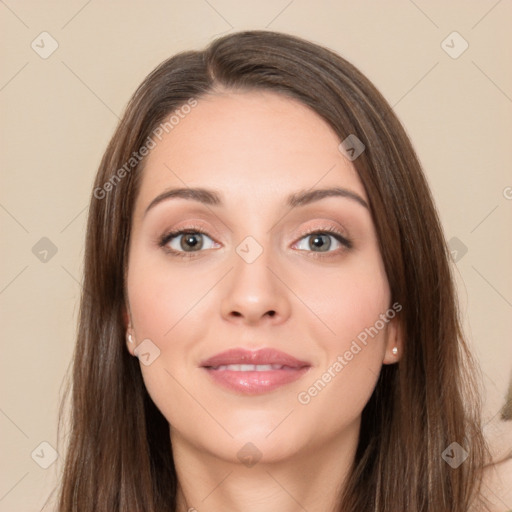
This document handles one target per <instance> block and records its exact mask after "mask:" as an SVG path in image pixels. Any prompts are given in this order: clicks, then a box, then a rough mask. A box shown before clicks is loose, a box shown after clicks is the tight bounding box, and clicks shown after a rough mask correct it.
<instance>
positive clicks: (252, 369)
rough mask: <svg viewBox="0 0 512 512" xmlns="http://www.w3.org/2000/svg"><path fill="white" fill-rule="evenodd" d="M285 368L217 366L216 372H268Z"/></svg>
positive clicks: (243, 365)
mask: <svg viewBox="0 0 512 512" xmlns="http://www.w3.org/2000/svg"><path fill="white" fill-rule="evenodd" d="M281 368H284V366H283V365H281V364H223V365H220V366H216V367H214V368H213V369H214V370H230V371H232V372H268V371H271V370H280V369H281Z"/></svg>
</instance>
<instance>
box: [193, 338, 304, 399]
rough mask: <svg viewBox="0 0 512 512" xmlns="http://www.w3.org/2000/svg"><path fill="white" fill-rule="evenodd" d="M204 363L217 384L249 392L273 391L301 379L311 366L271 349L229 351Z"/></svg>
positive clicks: (237, 390)
mask: <svg viewBox="0 0 512 512" xmlns="http://www.w3.org/2000/svg"><path fill="white" fill-rule="evenodd" d="M200 366H201V367H203V368H204V369H205V370H206V371H207V372H208V374H209V375H210V377H211V378H212V380H213V381H214V382H215V383H217V384H219V385H221V386H223V387H225V388H227V389H230V390H232V391H235V392H238V393H242V394H248V395H256V394H261V393H265V392H269V391H273V390H275V389H277V388H279V387H281V386H284V385H285V384H289V383H291V382H294V381H296V380H298V379H300V378H301V377H302V376H303V375H304V374H305V373H306V372H307V371H308V370H309V368H311V365H310V363H308V362H307V361H300V360H299V359H296V358H295V357H293V356H291V355H289V354H286V353H284V352H281V351H279V350H275V349H270V348H264V349H260V350H256V351H251V350H246V349H243V348H236V349H231V350H227V351H225V352H222V353H220V354H217V355H215V356H213V357H210V358H209V359H207V360H205V361H203V362H202V363H201V364H200Z"/></svg>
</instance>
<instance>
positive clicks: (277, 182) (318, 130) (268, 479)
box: [125, 91, 401, 512]
mask: <svg viewBox="0 0 512 512" xmlns="http://www.w3.org/2000/svg"><path fill="white" fill-rule="evenodd" d="M339 144H340V140H339V138H338V137H337V135H336V134H335V133H334V132H333V131H332V129H331V128H330V127H329V126H328V125H327V124H326V123H325V121H323V120H322V119H321V118H320V117H319V116H318V115H317V114H316V113H314V112H313V111H312V110H310V109H308V108H307V107H305V106H304V105H302V104H301V103H299V102H296V101H295V100H293V99H289V98H287V97H283V96H281V95H278V94H276V93H273V92H268V91H264V92H254V91H252V92H236V93H235V92H230V91H220V92H218V93H216V94H215V95H210V96H207V97H203V98H201V99H200V100H198V104H197V106H196V107H195V108H193V109H192V110H191V112H190V113H189V114H187V116H186V117H185V118H184V119H182V120H180V122H179V124H178V125H177V126H175V127H174V128H173V130H172V131H170V132H169V133H168V134H166V135H165V136H164V137H163V139H162V141H161V142H158V144H157V146H156V147H155V148H154V149H152V151H151V153H150V154H149V156H148V158H147V160H146V164H145V168H144V171H143V177H142V182H141V187H140V192H139V195H138V197H137V201H136V205H135V209H134V212H133V219H132V235H131V240H130V251H129V265H128V272H127V293H128V303H127V305H126V312H125V314H126V322H127V330H128V332H129V333H131V334H132V337H133V340H134V342H133V343H129V342H127V348H128V350H129V351H130V353H131V354H132V355H134V349H135V347H136V346H137V345H138V344H139V343H141V342H142V340H144V339H149V340H151V342H152V343H153V344H154V345H152V346H153V347H154V346H156V347H158V349H159V350H160V354H159V356H158V357H157V358H156V359H155V360H154V361H153V362H152V363H151V364H150V365H148V366H146V365H144V364H142V362H141V371H142V375H143V378H144V382H145V385H146V387H147V390H148V392H149V394H150V396H151V397H152V399H153V401H154V402H155V404H156V405H157V407H158V408H159V409H160V411H161V412H162V414H163V415H164V416H165V418H166V419H167V420H168V421H169V424H170V437H171V442H172V446H173V456H174V461H175V465H176V471H177V475H178V480H179V495H178V511H187V510H189V509H192V510H193V509H196V510H197V511H200V512H213V511H218V510H229V511H240V512H241V511H243V512H259V511H265V512H268V510H280V511H282V512H292V511H293V512H295V511H297V510H298V509H300V507H304V508H305V509H306V510H308V511H309V512H315V511H322V512H325V511H326V510H332V509H333V507H334V504H335V500H336V490H337V489H338V488H340V486H342V485H343V483H344V480H345V477H346V475H347V472H348V469H349V467H350V465H351V463H352V461H353V458H354V455H355V450H356V446H357V441H358V435H359V428H360V418H361V412H362V410H363V408H364V406H365V404H366V403H367V401H368V400H369V398H370V396H371V394H372V392H373V390H374V387H375V385H376V381H377V377H378V374H379V371H380V369H381V366H382V364H393V363H396V362H397V361H398V358H399V357H400V353H401V351H400V349H401V336H400V329H399V324H398V321H397V318H398V316H396V317H395V318H394V319H393V320H391V321H389V322H388V323H386V324H385V327H384V328H383V329H381V330H380V331H379V333H378V335H377V336H375V337H373V338H370V340H369V342H368V344H367V345H366V346H364V347H363V349H362V350H361V351H360V352H358V353H357V355H355V356H354V357H353V359H352V360H351V361H350V362H348V364H347V365H346V366H345V367H344V368H343V370H342V371H340V372H338V373H337V374H336V376H335V377H334V378H332V379H331V381H330V382H329V383H328V384H327V385H326V386H325V387H324V388H323V389H322V390H321V392H319V393H318V394H317V396H314V397H312V398H311V400H310V402H309V403H308V404H306V405H304V404H301V403H300V402H299V401H298V398H297V397H298V394H299V393H300V392H304V391H307V390H308V388H309V387H310V386H311V385H312V384H313V383H314V382H315V381H316V380H317V379H318V378H320V377H321V376H322V374H323V373H324V372H326V371H327V369H328V368H329V367H331V368H332V366H333V363H334V362H335V361H336V360H337V357H338V356H339V355H343V354H344V353H345V352H346V351H347V350H348V349H349V348H350V346H351V343H352V341H353V340H354V339H356V337H357V335H358V334H359V333H360V332H361V331H363V330H364V329H365V328H367V327H369V326H373V325H374V324H375V322H376V321H377V320H378V319H379V315H381V314H384V313H385V312H386V311H387V310H388V309H389V308H390V307H391V297H390V290H389V283H388V281H387V277H386V274H385V271H384V267H383V263H382V259H381V255H380V251H379V248H378V243H377V237H376V233H375V229H374V225H373V222H372V219H371V215H370V212H369V210H368V209H367V208H365V207H364V206H362V205H361V204H359V203H357V202H356V201H354V200H351V199H349V198H340V197H329V198H324V199H322V200H320V201H318V202H315V203H311V204H309V205H307V206H303V207H298V208H295V209H293V210H290V208H289V207H287V206H286V205H285V198H286V197H287V196H288V195H289V194H291V193H292V192H297V191H299V190H309V189H312V188H315V189H316V188H327V187H330V186H338V187H343V188H345V189H349V190H350V191H352V192H354V193H356V194H358V195H359V196H360V197H361V198H363V199H364V200H365V201H366V202H368V198H367V196H366V193H365V190H364V187H363V185H362V183H361V182H360V180H359V178H358V175H357V173H356V171H355V169H354V167H353V165H352V163H351V162H350V161H349V160H348V159H347V158H346V157H345V156H343V154H342V153H341V152H340V151H339V150H338V145H339ZM173 187H204V188H208V189H215V190H217V191H218V192H219V193H220V194H222V197H223V201H224V205H223V206H206V205H203V204H201V203H199V202H195V201H190V200H186V199H182V198H179V199H176V198H174V199H168V200H166V201H163V202H161V203H159V204H158V205H156V206H155V207H154V208H151V209H150V210H149V211H148V212H147V213H146V214H144V212H145V210H146V208H147V207H148V205H149V204H150V203H151V202H152V201H153V199H154V198H155V197H157V196H158V195H159V194H161V193H162V192H163V191H164V190H166V189H168V188H173ZM191 226H199V227H200V228H201V229H202V230H204V231H206V233H207V235H205V236H203V237H202V238H201V236H202V235H196V236H197V237H198V240H199V245H200V242H201V240H202V242H203V246H202V248H201V249H199V252H198V250H197V249H196V252H193V253H192V257H191V258H190V259H187V258H180V257H176V256H173V255H172V254H170V253H169V252H166V251H165V250H164V248H162V247H160V246H159V245H158V242H157V240H158V238H159V237H161V236H162V235H163V234H165V233H166V232H168V231H170V230H174V229H182V228H189V227H191ZM328 228H334V229H339V230H341V231H342V233H344V235H345V236H346V237H347V238H349V239H350V240H351V241H352V243H353V247H352V249H347V248H345V247H344V246H343V245H342V244H341V243H340V242H338V241H337V240H336V239H335V238H333V237H330V236H328V237H327V239H326V240H325V243H327V244H328V243H329V241H330V243H331V246H330V248H329V249H328V251H329V252H328V253H325V252H320V251H319V250H318V249H317V248H315V246H314V245H313V244H312V240H314V238H315V237H314V236H309V237H308V236H301V234H302V231H306V230H307V231H315V230H316V231H322V232H325V230H326V229H328ZM301 230H302V231H301ZM247 236H251V237H253V238H254V239H255V240H256V241H257V242H258V244H259V245H260V246H261V248H262V249H263V252H262V254H261V255H260V256H259V257H258V258H257V259H256V260H255V261H254V262H252V263H248V262H247V261H245V260H244V259H243V258H242V257H240V256H239V254H238V253H237V252H236V248H237V246H238V245H239V244H240V243H241V242H242V241H243V240H244V239H245V238H246V237H247ZM182 238H183V235H182V236H179V235H178V237H177V238H174V240H173V241H172V242H169V244H168V246H172V248H174V249H176V250H181V251H182V252H183V251H185V250H186V248H187V247H190V246H187V245H186V244H185V249H183V246H182V245H180V241H181V242H183V241H182V240H181V239H182ZM191 250H192V251H193V249H191ZM318 253H320V255H325V254H329V255H331V257H325V258H323V259H321V258H315V257H314V256H315V254H318ZM187 254H190V252H189V253H187ZM270 311H274V314H273V316H271V315H270V314H269V312H270ZM395 346H396V347H398V350H399V351H398V355H393V354H392V352H391V350H392V348H393V347H395ZM234 347H245V348H248V349H258V348H263V347H273V348H277V349H279V350H282V351H284V352H287V353H289V354H291V355H292V356H294V357H296V358H298V359H301V360H306V361H308V362H309V363H310V364H311V368H310V370H309V371H308V373H307V374H306V375H305V376H303V377H302V378H301V379H299V380H298V381H295V382H293V383H289V384H287V385H285V386H283V387H281V388H278V389H277V390H274V391H271V392H267V393H263V394H260V395H256V396H247V395H242V394H239V393H236V392H233V391H230V390H226V389H224V388H221V387H220V386H219V385H217V384H215V383H213V381H212V380H211V379H210V376H209V375H208V374H207V373H206V372H205V371H204V369H202V368H200V367H199V366H200V362H201V361H203V360H204V359H206V358H208V357H211V356H213V355H215V354H217V353H219V352H222V351H224V350H226V349H229V348H234ZM331 372H332V370H331ZM249 442H250V443H252V445H254V446H255V447H256V448H257V450H258V451H259V453H260V456H261V458H260V459H259V460H258V462H257V463H256V464H255V465H252V466H251V467H249V466H248V465H245V464H244V463H242V462H241V460H239V458H238V457H237V453H238V452H239V450H240V449H241V448H242V447H243V446H244V445H246V443H249ZM251 450H253V451H254V453H256V451H255V448H252V447H251V448H249V451H251Z"/></svg>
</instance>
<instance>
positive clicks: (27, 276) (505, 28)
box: [0, 0, 512, 511]
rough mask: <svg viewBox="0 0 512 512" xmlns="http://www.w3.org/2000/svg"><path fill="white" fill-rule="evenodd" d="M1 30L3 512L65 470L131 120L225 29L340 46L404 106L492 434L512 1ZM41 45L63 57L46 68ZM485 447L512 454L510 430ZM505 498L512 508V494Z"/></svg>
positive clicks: (161, 5) (46, 6)
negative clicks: (170, 70) (84, 293)
mask: <svg viewBox="0 0 512 512" xmlns="http://www.w3.org/2000/svg"><path fill="white" fill-rule="evenodd" d="M0 16H1V18H0V24H1V25H0V31H1V33H2V35H3V39H4V42H3V45H2V50H1V52H2V55H1V58H2V66H1V70H0V104H1V108H2V118H1V119H2V122H1V130H2V137H1V141H2V142H1V144H2V146H1V151H0V157H1V160H2V176H1V185H2V186H1V192H0V222H1V227H2V233H3V235H2V239H3V240H4V243H3V251H2V265H1V272H0V309H1V315H2V317H1V318H2V324H1V325H2V358H1V368H0V375H1V395H0V432H1V436H0V444H1V450H2V452H1V453H2V456H1V460H2V472H1V477H0V511H39V510H41V508H42V507H43V504H44V503H45V501H46V500H47V498H48V496H49V495H50V493H51V491H52V489H53V488H54V486H55V484H56V479H57V475H58V473H59V471H60V469H61V466H60V464H61V462H62V460H63V457H62V456H61V457H60V458H58V459H57V461H56V462H55V463H54V464H52V465H51V466H49V467H48V469H43V468H42V467H40V465H39V464H38V463H37V462H36V461H38V462H39V463H44V462H45V461H46V462H48V461H49V460H50V459H49V457H50V453H51V449H50V448H48V447H45V446H43V447H39V445H40V443H41V442H43V441H46V442H48V443H49V444H50V445H51V446H53V447H54V448H57V430H56V425H57V410H58V409H57V408H58V404H59V399H60V393H61V383H62V380H63V378H64V376H65V373H66V371H67V369H68V365H69V363H70V359H71V354H72V350H73V344H74V335H75V329H76V327H75V325H76V317H77V311H78V299H79V292H80V280H81V271H82V257H83V243H84V228H85V222H86V213H87V212H86V207H87V204H88V200H89V194H90V192H91V185H92V180H93V177H94V175H95V172H96V169H97V166H98V164H99V161H100V158H101V155H102V153H103V151H104V150H105V147H106V145H107V142H108V140H109V138H110V136H111V135H112V133H113V130H114V128H115V126H116V123H117V120H118V116H120V115H121V113H122V111H123V108H124V107H125V105H126V103H127V101H128V99H129V97H130V95H131V94H132V92H133V91H134V90H135V88H136V87H137V86H138V84H139V83H140V82H141V81H142V79H143V78H144V77H145V76H146V75H147V74H148V73H149V72H150V71H151V70H152V69H153V68H154V67H155V66H156V65H157V64H159V63H160V62H161V61H162V60H164V59H165V58H167V57H169V56H170V55H172V54H174V53H175V52H177V51H181V50H184V49H191V48H201V47H203V46H204V45H205V44H207V43H208V42H209V41H211V40H212V38H213V37H214V36H216V35H220V34H223V33H227V32H230V31H238V30H242V29H248V28H260V29H261V28H268V29H272V30H278V31H284V32H290V33H292V34H296V35H299V36H302V37H305V38H307V39H310V40H312V41H315V42H318V43H321V44H324V45H326V46H329V47H330V48H332V49H334V50H335V51H338V52H339V53H340V54H341V55H343V56H345V57H346V58H347V59H349V60H350V61H351V62H353V63H354V64H355V65H356V66H358V67H359V68H360V69H361V70H362V71H363V72H364V73H366V74H367V76H368V77H369V78H370V79H371V80H373V82H374V83H375V84H376V85H377V87H378V88H379V89H380V90H381V92H382V93H383V94H384V96H385V97H386V98H387V99H388V100H389V102H390V103H391V104H392V105H393V106H394V109H395V111H396V113H397V114H398V116H399V117H400V119H401V120H402V121H403V123H404V125H405V127H406V129H407V131H408V133H409V134H410V136H411V138H412V140H413V143H414V145H415V147H416V149H417V152H418V154H419V156H420V159H421V161H422V163H423V165H424V168H425V172H426V175H427V177H428V180H429V182H430V184H431V187H432V190H433V194H434V197H435V199H436V202H437V206H438V209H439V212H440V215H441V220H442V222H443V226H444V229H445V233H446V237H447V239H448V240H451V239H452V238H453V237H456V238H457V239H458V242H457V241H456V242H453V241H452V242H451V243H452V244H459V247H462V245H461V244H464V246H466V247H467V253H466V254H464V255H463V256H462V257H460V256H461V254H462V253H461V252H460V251H459V253H458V257H459V258H460V259H459V260H458V262H457V264H456V271H457V279H458V284H459V289H460V294H461V301H462V312H463V315H464V321H465V326H466V330H467V333H468V336H469V337H470V340H471V342H472V345H473V346H474V349H475V353H476V355H477V356H478V358H479V360H480V362H481V366H482V371H483V374H484V379H485V386H486V421H489V420H491V419H492V418H493V417H494V423H490V425H497V423H496V421H497V420H498V418H499V416H498V415H497V412H498V411H499V410H500V409H501V408H502V407H503V405H504V403H505V397H506V391H507V388H508V386H509V382H510V378H511V370H512V343H511V336H510V333H511V328H512V322H511V317H512V315H511V313H512V272H511V271H510V262H511V261H512V254H511V253H512V242H511V237H510V233H511V232H512V216H511V210H512V188H511V187H512V174H511V172H510V169H511V162H512V150H511V147H512V145H511V143H510V140H511V139H510V138H511V133H512V68H511V66H510V62H512V55H511V54H512V37H511V30H510V21H511V19H512V5H511V2H510V1H506V0H505V1H495V0H488V1H487V0H486V1H479V2H463V1H457V2H450V3H449V4H448V2H442V1H435V2H427V1H420V0H417V1H416V2H412V1H405V0H403V1H397V0H395V1H393V2H386V3H385V4H384V3H383V2H376V1H375V2H369V1H361V2H354V1H352V2H348V1H338V2H335V1H325V0H323V1H315V2H313V1H303V0H292V1H290V0H279V1H270V0H265V1H261V0H260V1H246V2H236V1H234V0H194V1H190V2H185V1H175V0H174V1H167V2H164V1H152V2H144V3H143V2H141V1H138V2H137V1H132V2H125V3H123V2H121V1H119V0H117V1H110V2H108V3H107V2H104V3H102V2H100V1H99V0H92V1H91V0H89V1H84V0H74V1H66V2H64V1H47V2H44V3H43V2H37V1H35V0H31V1H25V2H15V1H14V0H6V1H1V2H0ZM44 31H46V32H48V33H49V34H50V35H51V37H52V38H53V39H55V40H56V41H57V43H58V48H57V49H56V50H55V52H54V53H52V54H51V55H50V56H48V57H47V58H45V59H44V58H42V57H41V56H40V53H44V52H45V51H49V49H51V40H50V39H49V36H39V34H41V32H44ZM453 31H457V32H458V33H459V34H460V35H461V36H462V38H463V39H464V40H465V41H467V43H468V44H469V47H468V48H467V50H466V51H465V52H464V53H462V54H461V55H460V56H458V58H452V56H450V55H449V54H448V53H447V52H446V51H445V50H448V51H449V52H451V53H452V55H455V52H458V51H460V50H461V49H462V48H463V46H462V45H463V44H464V41H463V40H461V39H457V37H458V36H450V37H449V38H448V39H447V40H446V42H445V43H444V44H443V45H442V42H443V40H445V39H446V38H447V36H449V35H450V34H451V33H452V32H453ZM41 40H43V41H42V42H41ZM33 41H34V46H35V48H36V49H37V51H38V52H39V53H37V52H36V51H35V50H34V49H33V48H32V47H31V44H32V42H33ZM36 45H37V46H36ZM450 47H451V48H450ZM507 187H508V188H507ZM43 237H47V238H48V239H49V240H51V242H52V243H53V244H54V245H55V247H56V249H57V252H56V254H55V255H53V256H52V254H51V252H50V253H48V255H47V256H46V258H47V261H46V262H44V261H41V260H40V258H44V253H41V252H40V251H41V250H42V249H41V248H40V247H39V246H36V249H33V247H34V246H35V245H36V244H37V243H38V241H39V240H40V239H41V238H43ZM39 243H40V244H43V245H44V243H45V242H39ZM46 243H47V242H46ZM38 248H39V249H38ZM454 248H456V246H455V245H454ZM34 253H35V254H34ZM508 424H510V422H508ZM487 431H488V433H489V436H490V437H492V439H493V442H494V443H497V444H495V446H496V448H495V449H496V450H497V451H500V450H501V451H503V450H505V449H506V446H505V445H504V444H503V443H504V442H505V441H504V440H506V434H503V435H502V434H501V433H502V432H504V430H503V429H501V430H500V428H498V427H496V428H490V427H489V428H487ZM500 435H502V437H501V438H500V439H498V438H499V436H500ZM496 439H498V442H496ZM508 439H509V441H508V442H511V441H510V440H511V439H512V437H510V436H509V437H508ZM509 447H510V445H509ZM34 450H35V453H36V454H35V455H34V459H33V458H32V457H31V454H32V453H33V452H34ZM37 454H39V456H37ZM62 455H63V454H62ZM500 499H501V501H502V503H503V510H508V509H509V508H512V492H510V490H504V491H503V492H502V494H501V495H500ZM48 509H52V508H51V507H49V508H48Z"/></svg>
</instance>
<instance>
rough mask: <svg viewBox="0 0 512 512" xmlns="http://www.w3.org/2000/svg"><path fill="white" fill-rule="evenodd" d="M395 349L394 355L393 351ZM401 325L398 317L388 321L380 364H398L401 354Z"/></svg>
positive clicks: (402, 341) (402, 344)
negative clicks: (384, 350)
mask: <svg viewBox="0 0 512 512" xmlns="http://www.w3.org/2000/svg"><path fill="white" fill-rule="evenodd" d="M395 347H396V354H394V353H393V349H394V348H395ZM403 347H404V340H403V325H402V322H401V319H400V315H397V316H395V317H394V318H392V319H391V320H390V321H389V324H388V327H387V340H386V352H385V354H384V359H383V361H382V364H394V363H398V361H399V360H400V358H401V357H402V354H403Z"/></svg>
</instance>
